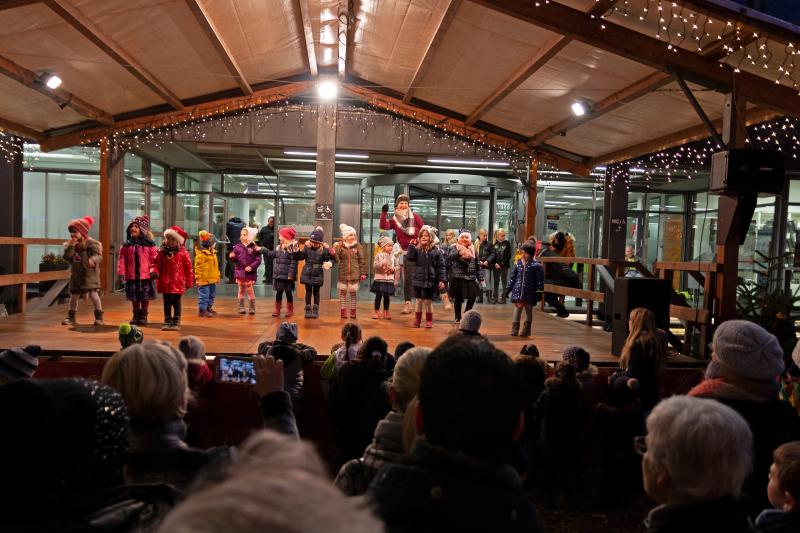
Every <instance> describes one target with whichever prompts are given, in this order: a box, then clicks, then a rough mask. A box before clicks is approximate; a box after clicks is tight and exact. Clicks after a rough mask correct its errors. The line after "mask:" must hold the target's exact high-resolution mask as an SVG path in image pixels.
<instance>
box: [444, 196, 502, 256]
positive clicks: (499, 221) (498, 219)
mask: <svg viewBox="0 0 800 533" xmlns="http://www.w3.org/2000/svg"><path fill="white" fill-rule="evenodd" d="M513 205H514V197H513V195H506V196H505V197H500V194H499V191H498V199H497V205H496V206H495V214H494V219H495V220H494V221H495V227H496V228H502V229H504V230H505V231H506V239H508V240H509V241H510V242H511V246H512V247H513V246H514V243H515V242H516V239H515V238H514V237H515V231H516V225H515V224H514V217H513V216H512V206H513ZM442 235H444V233H442Z"/></svg>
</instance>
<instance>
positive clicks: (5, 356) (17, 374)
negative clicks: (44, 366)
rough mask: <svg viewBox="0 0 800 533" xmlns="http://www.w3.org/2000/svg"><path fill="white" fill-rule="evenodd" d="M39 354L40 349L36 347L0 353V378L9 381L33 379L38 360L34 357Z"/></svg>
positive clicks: (31, 346)
mask: <svg viewBox="0 0 800 533" xmlns="http://www.w3.org/2000/svg"><path fill="white" fill-rule="evenodd" d="M41 352H42V349H41V348H40V347H39V346H36V345H30V346H26V347H24V348H11V349H10V350H6V351H4V352H0V377H4V378H6V379H9V380H11V379H25V378H30V377H33V374H34V372H36V368H37V367H38V366H39V359H38V358H37V357H36V356H37V355H39V354H40V353H41Z"/></svg>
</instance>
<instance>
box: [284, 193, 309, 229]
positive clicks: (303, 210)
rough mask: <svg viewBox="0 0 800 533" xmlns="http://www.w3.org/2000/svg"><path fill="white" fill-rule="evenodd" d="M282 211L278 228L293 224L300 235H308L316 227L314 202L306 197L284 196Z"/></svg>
mask: <svg viewBox="0 0 800 533" xmlns="http://www.w3.org/2000/svg"><path fill="white" fill-rule="evenodd" d="M281 213H282V215H281V221H280V222H281V223H280V224H279V225H278V230H280V228H283V227H285V226H293V227H294V229H295V230H296V231H297V234H298V235H308V234H309V233H311V231H312V230H313V229H314V228H315V227H316V225H315V222H316V221H315V220H314V217H315V216H316V213H315V212H314V202H309V201H308V199H306V198H282V199H281Z"/></svg>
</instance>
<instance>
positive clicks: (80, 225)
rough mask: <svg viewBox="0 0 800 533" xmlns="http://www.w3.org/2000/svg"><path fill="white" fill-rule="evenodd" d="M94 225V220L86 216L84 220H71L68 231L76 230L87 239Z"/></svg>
mask: <svg viewBox="0 0 800 533" xmlns="http://www.w3.org/2000/svg"><path fill="white" fill-rule="evenodd" d="M92 224H94V219H93V218H92V217H90V216H88V215H87V216H85V217H83V218H76V219H75V220H70V221H69V224H67V229H69V230H73V229H74V230H75V231H77V232H78V233H80V234H81V235H82V236H83V238H84V239H85V238H87V237H88V236H89V228H91V227H92Z"/></svg>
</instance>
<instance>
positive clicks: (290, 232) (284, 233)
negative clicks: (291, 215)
mask: <svg viewBox="0 0 800 533" xmlns="http://www.w3.org/2000/svg"><path fill="white" fill-rule="evenodd" d="M278 235H280V236H281V237H282V238H283V240H286V241H293V240H294V238H295V237H297V232H296V231H295V230H294V228H292V227H288V226H287V227H285V228H281V230H280V231H279V232H278Z"/></svg>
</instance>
